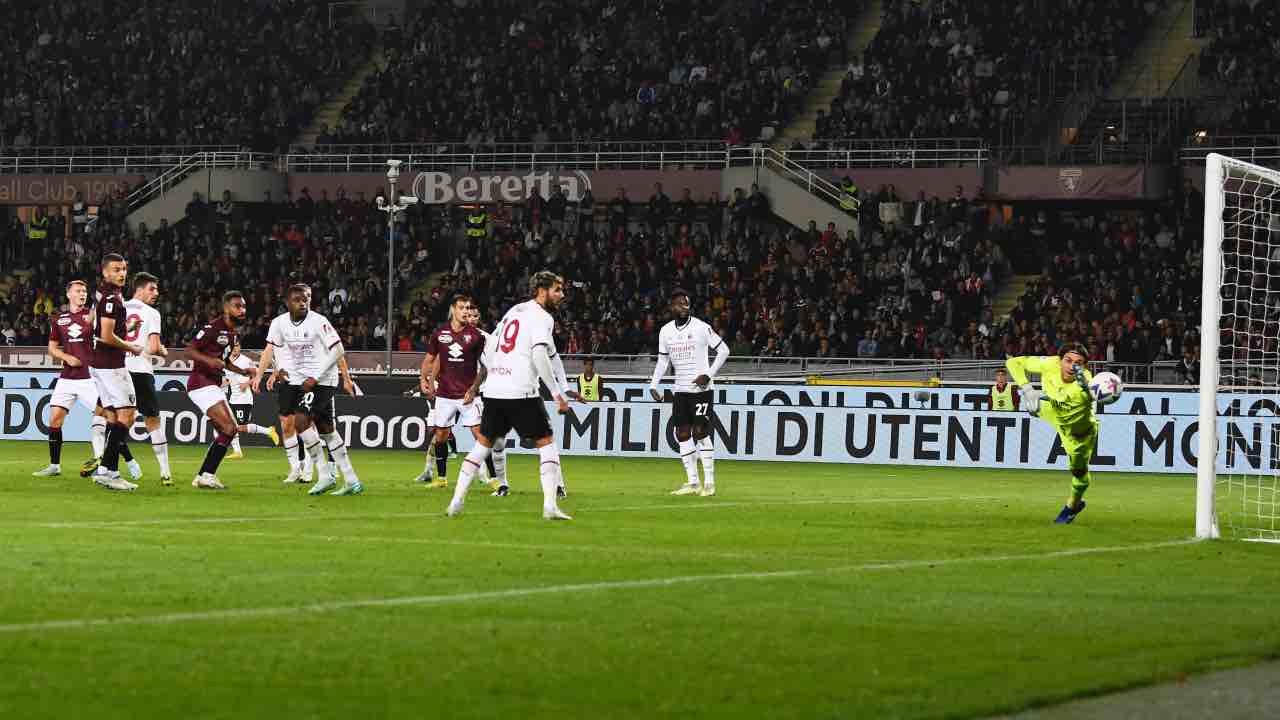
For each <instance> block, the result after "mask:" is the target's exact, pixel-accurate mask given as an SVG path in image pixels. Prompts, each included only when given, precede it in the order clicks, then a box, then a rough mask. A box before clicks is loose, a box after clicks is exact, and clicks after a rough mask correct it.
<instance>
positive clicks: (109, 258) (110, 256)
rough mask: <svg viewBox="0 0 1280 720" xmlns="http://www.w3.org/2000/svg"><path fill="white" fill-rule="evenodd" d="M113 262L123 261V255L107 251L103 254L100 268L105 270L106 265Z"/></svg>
mask: <svg viewBox="0 0 1280 720" xmlns="http://www.w3.org/2000/svg"><path fill="white" fill-rule="evenodd" d="M113 262H124V256H123V255H121V254H119V253H107V254H106V255H103V256H102V265H101V268H102V269H104V270H105V269H106V267H107V266H108V265H110V264H111V263H113Z"/></svg>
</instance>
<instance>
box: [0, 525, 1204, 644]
mask: <svg viewBox="0 0 1280 720" xmlns="http://www.w3.org/2000/svg"><path fill="white" fill-rule="evenodd" d="M1195 542H1199V541H1198V540H1196V539H1195V538H1187V539H1180V540H1168V541H1164V542H1153V543H1142V544H1138V545H1113V546H1110V547H1092V548H1079V549H1075V550H1056V551H1053V552H1047V553H1024V554H1017V555H978V556H971V557H959V558H944V559H939V560H903V561H894V562H879V563H862V564H858V565H844V566H841V567H834V568H821V569H811V570H778V571H768V572H737V573H720V574H714V575H677V576H674V577H665V578H650V579H645V580H618V581H613V582H597V583H575V584H570V585H546V586H543V587H529V588H511V589H509V590H490V591H479V592H464V593H454V594H450V595H410V596H405V597H390V598H369V599H365V600H336V601H333V602H325V603H312V604H309V605H296V606H288V607H286V606H278V607H259V608H232V609H228V610H205V611H200V612H185V613H165V614H161V615H133V616H130V615H122V616H117V617H100V618H76V619H69V620H46V621H43V622H31V623H9V624H2V625H0V633H5V634H12V633H23V632H42V631H49V630H79V629H86V628H101V627H123V626H129V625H172V624H177V623H184V622H208V621H210V620H246V619H254V618H263V617H275V616H279V615H286V616H295V617H296V616H298V615H299V614H302V613H317V612H331V611H334V610H351V609H357V608H384V607H406V606H423V605H451V604H456V603H466V602H473V601H476V600H506V599H510V598H518V597H530V596H534V595H560V594H571V593H583V592H598V591H602V590H605V591H607V590H639V589H644V588H659V587H672V586H675V585H690V584H696V583H723V582H734V581H747V580H790V579H796V578H803V577H816V576H820V575H832V574H836V573H847V572H875V571H879V570H910V569H913V568H920V567H938V566H945V565H968V564H979V563H999V562H1017V561H1023V560H1054V559H1057V558H1069V557H1079V556H1082V555H1099V554H1104V553H1120V552H1136V551H1143V550H1157V549H1160V548H1168V547H1176V546H1179V545H1188V544H1191V543H1195Z"/></svg>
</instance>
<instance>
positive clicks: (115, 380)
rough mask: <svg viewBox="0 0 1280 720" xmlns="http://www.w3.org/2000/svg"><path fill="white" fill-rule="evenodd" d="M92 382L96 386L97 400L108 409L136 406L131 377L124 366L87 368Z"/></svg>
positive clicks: (136, 400)
mask: <svg viewBox="0 0 1280 720" xmlns="http://www.w3.org/2000/svg"><path fill="white" fill-rule="evenodd" d="M89 375H90V376H92V377H93V384H94V385H96V386H97V387H98V402H99V403H101V404H102V407H104V408H107V409H108V410H124V409H125V408H133V407H137V406H138V397H137V395H136V394H134V392H133V378H131V377H129V370H128V369H126V368H94V367H91V368H89Z"/></svg>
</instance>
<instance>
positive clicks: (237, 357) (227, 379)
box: [222, 347, 280, 460]
mask: <svg viewBox="0 0 1280 720" xmlns="http://www.w3.org/2000/svg"><path fill="white" fill-rule="evenodd" d="M230 364H231V365H233V366H235V367H237V368H240V369H241V370H243V371H244V372H236V371H235V370H232V369H231V368H230V367H228V368H227V369H226V370H223V371H222V387H223V389H224V390H225V391H226V394H227V404H228V405H230V406H231V416H232V417H233V418H234V419H235V421H236V426H237V428H236V429H237V430H239V431H240V433H252V434H254V435H265V436H267V437H268V438H269V439H270V440H271V444H272V445H279V444H280V434H279V433H277V432H276V429H275V428H274V427H271V426H267V425H256V424H254V422H253V376H254V374H255V373H257V372H258V366H257V365H256V364H254V362H253V360H252V359H251V358H249V357H248V356H247V355H243V354H241V353H240V348H239V347H237V348H235V349H234V350H232V352H231V363H230ZM227 457H229V458H232V459H233V460H239V459H240V458H243V457H244V451H243V450H242V449H241V448H240V435H239V434H238V433H237V434H236V436H235V437H233V438H231V454H230V455H228V456H227Z"/></svg>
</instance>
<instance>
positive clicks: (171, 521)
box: [35, 495, 1007, 529]
mask: <svg viewBox="0 0 1280 720" xmlns="http://www.w3.org/2000/svg"><path fill="white" fill-rule="evenodd" d="M441 497H442V498H443V496H441ZM1005 499H1007V498H1004V497H1001V496H996V495H973V496H965V497H900V498H848V499H844V500H839V499H837V500H753V501H742V502H734V501H730V502H719V501H714V500H713V501H711V502H703V501H701V500H699V499H691V500H690V501H689V502H687V503H666V504H659V505H624V506H620V507H587V508H584V509H583V512H585V513H588V514H591V513H598V512H637V511H638V512H643V511H646V510H715V509H716V508H741V507H773V506H779V505H781V506H788V505H801V506H802V505H871V504H885V503H889V504H892V503H943V502H985V501H999V500H1005ZM536 512H537V511H536V510H530V509H527V508H522V509H511V510H489V511H485V510H474V511H473V510H468V511H466V512H465V513H464V514H463V517H466V516H475V515H510V514H513V513H526V514H529V515H533V514H536ZM443 517H444V508H443V506H442V507H441V509H440V510H439V511H434V512H419V513H378V514H367V513H366V514H361V513H353V514H349V515H260V516H243V517H212V518H210V517H187V518H180V517H175V518H155V519H150V520H103V521H94V520H85V521H78V522H50V523H35V524H36V525H37V526H38V527H46V528H57V529H75V528H110V527H132V526H143V525H186V524H213V525H218V524H235V523H253V522H297V521H308V520H396V519H415V518H443Z"/></svg>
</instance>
